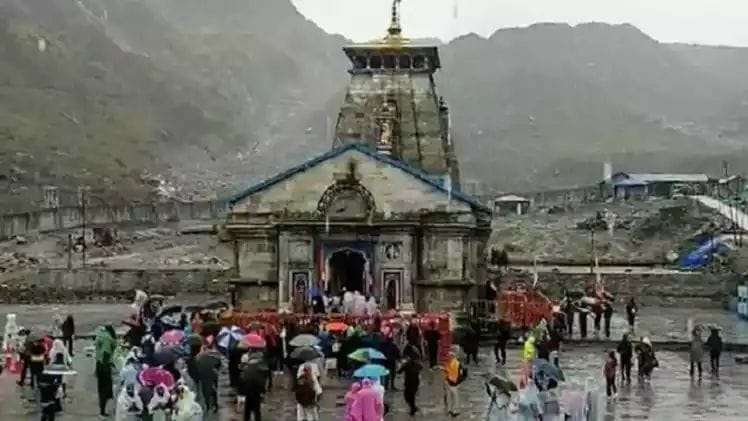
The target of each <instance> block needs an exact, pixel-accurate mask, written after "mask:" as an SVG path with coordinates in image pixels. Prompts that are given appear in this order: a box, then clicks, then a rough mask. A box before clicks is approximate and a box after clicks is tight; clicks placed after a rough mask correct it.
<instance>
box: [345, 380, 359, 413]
mask: <svg viewBox="0 0 748 421" xmlns="http://www.w3.org/2000/svg"><path fill="white" fill-rule="evenodd" d="M360 391H361V383H359V382H353V384H351V388H350V389H348V392H346V394H345V413H344V416H343V421H356V419H355V418H354V416H353V404H354V403H355V402H356V399H357V398H358V392H360Z"/></svg>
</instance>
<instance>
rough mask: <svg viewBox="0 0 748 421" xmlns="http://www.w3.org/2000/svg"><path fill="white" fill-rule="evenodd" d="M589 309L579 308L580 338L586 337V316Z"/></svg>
mask: <svg viewBox="0 0 748 421" xmlns="http://www.w3.org/2000/svg"><path fill="white" fill-rule="evenodd" d="M589 314H590V311H589V310H588V309H587V308H585V307H580V308H579V335H580V336H581V337H582V339H587V316H588V315H589Z"/></svg>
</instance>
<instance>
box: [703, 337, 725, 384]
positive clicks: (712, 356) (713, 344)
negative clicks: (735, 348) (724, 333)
mask: <svg viewBox="0 0 748 421" xmlns="http://www.w3.org/2000/svg"><path fill="white" fill-rule="evenodd" d="M706 346H707V347H708V348H709V363H710V365H711V367H712V375H713V376H714V377H716V378H719V356H720V354H722V338H721V337H720V336H719V329H717V328H712V329H711V331H710V333H709V338H708V339H707V340H706Z"/></svg>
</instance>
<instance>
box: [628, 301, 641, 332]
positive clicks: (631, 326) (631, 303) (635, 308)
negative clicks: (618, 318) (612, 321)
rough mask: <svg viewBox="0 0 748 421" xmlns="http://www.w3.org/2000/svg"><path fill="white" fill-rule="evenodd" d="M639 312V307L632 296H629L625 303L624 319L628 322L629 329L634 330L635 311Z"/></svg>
mask: <svg viewBox="0 0 748 421" xmlns="http://www.w3.org/2000/svg"><path fill="white" fill-rule="evenodd" d="M638 312H639V307H638V306H637V305H636V301H634V297H631V298H629V302H628V303H626V319H627V320H628V322H629V330H630V331H631V332H634V325H635V322H636V313H638Z"/></svg>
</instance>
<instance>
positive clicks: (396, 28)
mask: <svg viewBox="0 0 748 421" xmlns="http://www.w3.org/2000/svg"><path fill="white" fill-rule="evenodd" d="M400 1H401V0H392V22H391V23H390V28H389V29H388V30H387V32H388V33H389V34H390V36H393V37H395V36H400V34H401V33H402V32H403V29H402V28H401V27H400Z"/></svg>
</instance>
